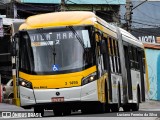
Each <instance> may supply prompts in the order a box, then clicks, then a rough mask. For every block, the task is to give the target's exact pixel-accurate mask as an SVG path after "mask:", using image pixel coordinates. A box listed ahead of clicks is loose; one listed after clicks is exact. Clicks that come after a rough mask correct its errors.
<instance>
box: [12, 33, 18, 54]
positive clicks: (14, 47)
mask: <svg viewBox="0 0 160 120" xmlns="http://www.w3.org/2000/svg"><path fill="white" fill-rule="evenodd" d="M18 40H19V34H18V33H16V34H15V35H14V36H13V40H12V42H11V48H10V53H11V56H16V55H17V51H18V44H17V43H18Z"/></svg>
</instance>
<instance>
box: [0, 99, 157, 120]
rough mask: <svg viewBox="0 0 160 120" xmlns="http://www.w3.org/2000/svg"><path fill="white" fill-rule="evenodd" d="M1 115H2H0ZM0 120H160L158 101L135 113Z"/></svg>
mask: <svg viewBox="0 0 160 120" xmlns="http://www.w3.org/2000/svg"><path fill="white" fill-rule="evenodd" d="M6 106H7V105H4V106H3V107H2V105H1V106H0V111H1V109H2V110H4V108H5V111H6V110H7V111H8V110H11V111H12V113H13V112H14V110H16V111H17V113H22V111H23V113H27V112H31V113H33V110H29V111H24V110H23V109H22V108H18V107H16V109H14V108H15V107H14V106H13V105H12V106H7V107H6ZM1 114H2V113H1ZM0 116H1V115H0ZM0 119H5V120H6V119H14V120H15V119H19V120H21V119H25V120H48V119H49V120H50V119H54V120H89V119H91V120H106V119H107V120H160V102H159V101H149V102H146V103H143V104H141V105H140V110H139V111H136V112H132V111H131V112H123V111H122V109H120V112H118V113H112V112H111V113H103V114H85V115H84V114H81V111H78V112H74V113H72V114H71V115H69V116H61V117H55V116H54V114H53V111H52V110H46V111H45V113H44V117H35V116H34V117H32V116H30V117H28V116H27V117H19V118H16V117H15V118H2V117H1V118H0Z"/></svg>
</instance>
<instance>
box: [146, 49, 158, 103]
mask: <svg viewBox="0 0 160 120" xmlns="http://www.w3.org/2000/svg"><path fill="white" fill-rule="evenodd" d="M145 51H146V58H147V64H148V73H149V82H150V91H149V98H150V99H152V100H160V50H156V49H145Z"/></svg>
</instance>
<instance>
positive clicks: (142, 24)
mask: <svg viewBox="0 0 160 120" xmlns="http://www.w3.org/2000/svg"><path fill="white" fill-rule="evenodd" d="M132 22H133V23H137V24H141V25H147V26H152V27H160V26H159V25H158V26H157V25H151V24H145V23H141V22H136V21H132Z"/></svg>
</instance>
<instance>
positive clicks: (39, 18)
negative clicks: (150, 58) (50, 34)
mask: <svg viewBox="0 0 160 120" xmlns="http://www.w3.org/2000/svg"><path fill="white" fill-rule="evenodd" d="M97 22H99V23H100V24H102V25H103V26H105V27H106V28H108V29H109V30H112V33H113V34H112V35H113V36H117V35H116V33H117V32H116V31H117V30H116V29H117V27H115V26H113V25H110V24H109V23H107V22H106V21H104V20H103V19H101V18H99V17H97V16H96V15H95V14H94V13H93V12H89V11H67V12H52V13H46V14H40V15H34V16H30V17H28V18H27V19H26V21H25V22H24V23H23V24H22V25H21V26H20V28H19V30H30V29H36V28H49V27H61V26H72V25H73V26H74V25H75V26H78V25H95V24H98V23H97ZM108 32H109V31H108ZM120 32H121V34H122V39H123V38H124V39H123V40H124V41H128V42H130V43H132V44H135V45H138V46H139V47H143V44H142V43H141V42H140V41H138V39H137V38H135V37H134V36H133V35H131V34H130V33H129V32H127V31H125V30H123V29H121V28H120ZM123 36H124V37H123Z"/></svg>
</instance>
